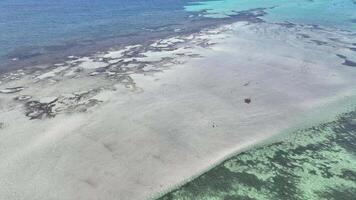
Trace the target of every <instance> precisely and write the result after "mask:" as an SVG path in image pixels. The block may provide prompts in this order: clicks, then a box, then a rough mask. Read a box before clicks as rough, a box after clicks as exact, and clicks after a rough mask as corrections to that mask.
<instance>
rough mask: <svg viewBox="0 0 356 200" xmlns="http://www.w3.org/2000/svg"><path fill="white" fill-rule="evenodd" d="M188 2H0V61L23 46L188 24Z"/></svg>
mask: <svg viewBox="0 0 356 200" xmlns="http://www.w3.org/2000/svg"><path fill="white" fill-rule="evenodd" d="M188 2H192V0H1V1H0V57H1V56H4V55H6V54H8V53H10V52H13V51H19V50H22V49H24V48H31V47H32V48H36V47H41V46H48V45H61V44H63V43H64V42H70V41H78V40H79V41H80V40H92V39H100V38H108V37H115V36H120V35H125V34H135V33H138V32H143V31H145V28H155V27H163V26H167V25H172V24H173V25H174V24H177V23H182V22H184V21H186V20H188V16H189V15H188V12H187V11H185V10H184V6H185V5H187V4H188ZM147 33H148V32H147Z"/></svg>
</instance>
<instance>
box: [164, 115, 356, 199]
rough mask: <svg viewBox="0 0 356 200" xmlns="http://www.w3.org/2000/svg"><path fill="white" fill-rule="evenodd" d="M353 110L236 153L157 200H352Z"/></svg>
mask: <svg viewBox="0 0 356 200" xmlns="http://www.w3.org/2000/svg"><path fill="white" fill-rule="evenodd" d="M355 149H356V111H353V112H350V113H347V114H343V115H341V116H340V117H339V118H338V119H336V120H335V121H333V122H329V123H324V124H320V125H318V126H314V127H310V128H308V129H303V130H299V131H296V132H294V133H293V134H291V135H289V136H288V137H287V138H285V139H284V140H283V141H279V142H275V143H272V144H270V145H265V146H262V147H259V148H255V149H251V150H248V151H246V152H243V153H241V154H238V155H236V156H234V157H232V158H231V159H229V160H227V161H225V162H224V163H222V164H220V165H218V166H217V167H215V168H213V169H212V170H210V171H208V172H207V173H205V174H203V175H202V176H200V177H198V178H197V179H195V180H193V181H192V182H190V183H188V184H186V185H184V186H183V187H181V188H179V189H177V190H176V191H173V192H171V193H169V194H167V195H165V196H163V197H161V198H160V200H173V199H177V200H178V199H225V200H230V199H231V200H232V199H242V200H244V199H246V200H252V199H254V200H262V199H290V200H294V199H295V200H299V199H328V200H350V199H354V197H355V196H356V151H355Z"/></svg>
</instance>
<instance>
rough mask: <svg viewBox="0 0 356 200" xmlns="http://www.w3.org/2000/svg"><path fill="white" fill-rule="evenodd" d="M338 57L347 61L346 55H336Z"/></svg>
mask: <svg viewBox="0 0 356 200" xmlns="http://www.w3.org/2000/svg"><path fill="white" fill-rule="evenodd" d="M336 55H337V57H339V58H342V59H346V56H344V55H341V54H336Z"/></svg>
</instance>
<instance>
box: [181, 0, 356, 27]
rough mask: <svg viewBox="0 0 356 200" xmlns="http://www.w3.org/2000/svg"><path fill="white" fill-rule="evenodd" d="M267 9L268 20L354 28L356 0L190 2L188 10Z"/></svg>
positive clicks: (214, 13)
mask: <svg viewBox="0 0 356 200" xmlns="http://www.w3.org/2000/svg"><path fill="white" fill-rule="evenodd" d="M255 8H266V10H265V11H266V12H267V15H265V16H264V17H263V19H264V20H266V21H269V22H291V23H298V24H313V25H320V26H326V27H332V28H339V29H345V30H351V31H356V1H355V0H268V1H266V0H212V1H202V2H199V3H194V4H190V5H188V6H186V7H185V9H186V10H187V11H205V12H206V13H205V16H206V17H214V18H224V17H229V16H230V15H233V14H235V12H239V11H243V10H250V9H255Z"/></svg>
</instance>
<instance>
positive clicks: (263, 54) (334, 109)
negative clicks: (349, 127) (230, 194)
mask: <svg viewBox="0 0 356 200" xmlns="http://www.w3.org/2000/svg"><path fill="white" fill-rule="evenodd" d="M306 35H307V36H308V37H305V36H306ZM335 38H337V40H336V39H335ZM315 41H323V43H320V42H315ZM355 42H356V41H355V38H354V36H353V35H352V34H350V33H348V32H342V31H336V30H326V29H315V28H314V27H308V26H297V25H295V26H284V25H283V24H280V25H278V24H267V23H262V22H259V23H255V24H250V23H235V24H232V25H226V26H222V27H220V28H217V29H210V30H209V29H207V30H204V31H201V32H200V33H196V34H191V35H188V36H177V37H173V38H168V39H165V40H159V41H155V42H152V43H151V44H150V45H144V46H141V45H138V46H129V47H126V48H125V49H115V50H114V49H113V50H112V51H110V52H98V53H97V54H94V55H90V56H86V57H75V56H73V57H69V58H68V61H67V62H65V63H57V64H55V65H50V66H35V67H30V68H26V69H22V70H17V71H13V72H9V73H6V74H4V75H2V78H1V84H0V109H1V110H0V123H1V126H0V141H1V145H0V156H1V158H2V162H1V163H0V177H1V179H0V186H1V187H0V198H1V199H68V200H71V199H73V200H74V199H75V200H78V199H85V200H89V199H123V200H125V199H128V200H132V199H147V198H149V197H155V196H158V195H159V194H160V193H162V192H164V191H167V190H170V189H172V188H174V187H175V186H177V185H179V184H181V183H183V182H184V181H186V180H188V179H189V178H191V177H194V176H196V175H197V174H200V173H202V172H203V171H205V170H207V169H209V168H211V167H212V166H213V165H215V164H216V163H218V162H219V161H221V160H222V159H224V158H226V156H229V155H231V154H234V153H236V152H238V151H241V150H242V149H244V148H248V147H249V146H251V145H254V144H256V143H260V142H262V141H264V140H266V139H268V138H271V137H274V136H276V135H277V134H279V133H281V132H283V131H285V130H287V129H290V128H292V127H296V126H298V127H299V126H302V125H304V124H307V123H310V122H311V121H321V120H325V119H327V118H328V117H329V116H332V115H334V114H336V113H341V112H344V111H346V110H349V109H352V108H353V105H354V98H353V97H354V95H355V94H356V93H355V92H356V91H355V88H354V87H353V86H354V85H355V84H356V80H355V79H354V77H355V75H356V71H355V68H353V67H351V66H348V65H344V64H343V63H345V61H346V60H349V61H352V60H353V61H356V57H355V56H354V54H353V52H352V50H350V48H352V47H353V46H352V45H353V44H354V43H355ZM339 55H342V56H343V57H340V56H339ZM246 99H249V100H250V101H246ZM326 109H327V110H326ZM321 113H322V114H321Z"/></svg>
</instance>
